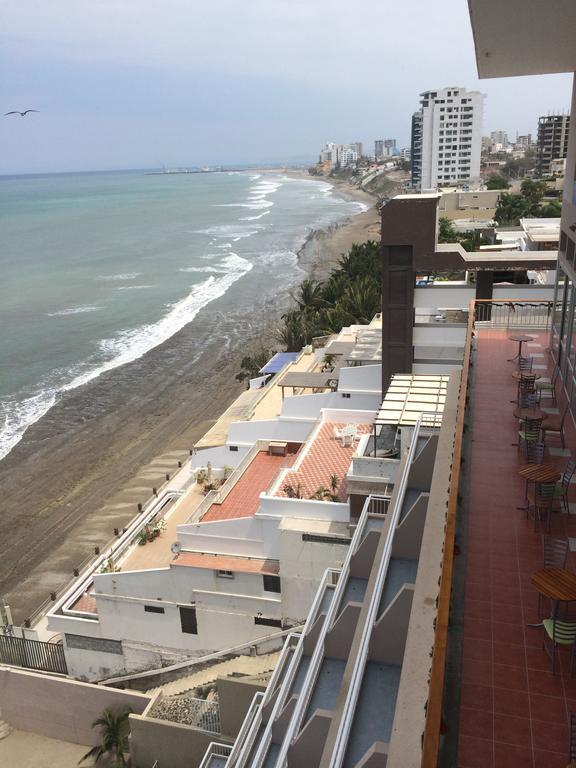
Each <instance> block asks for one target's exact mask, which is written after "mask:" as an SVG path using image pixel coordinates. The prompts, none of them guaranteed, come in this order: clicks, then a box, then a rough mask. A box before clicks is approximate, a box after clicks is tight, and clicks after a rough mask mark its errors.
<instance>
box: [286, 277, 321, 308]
mask: <svg viewBox="0 0 576 768" xmlns="http://www.w3.org/2000/svg"><path fill="white" fill-rule="evenodd" d="M290 298H291V299H292V301H294V303H295V304H296V305H297V307H298V309H299V310H300V311H301V312H309V311H310V310H317V309H320V308H321V307H323V306H324V304H325V303H324V299H323V297H322V283H319V282H318V281H317V280H310V279H308V280H304V281H303V282H302V283H300V285H299V286H298V290H297V291H296V292H294V291H291V292H290Z"/></svg>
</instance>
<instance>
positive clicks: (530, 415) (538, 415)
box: [513, 406, 548, 421]
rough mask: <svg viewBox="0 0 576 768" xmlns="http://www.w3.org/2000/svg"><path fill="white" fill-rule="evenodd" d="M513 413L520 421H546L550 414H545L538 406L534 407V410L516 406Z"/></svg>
mask: <svg viewBox="0 0 576 768" xmlns="http://www.w3.org/2000/svg"><path fill="white" fill-rule="evenodd" d="M513 413H514V416H515V417H516V418H517V419H518V420H519V421H528V420H530V419H542V421H545V419H546V417H547V416H548V414H547V413H544V411H543V410H541V409H540V408H538V406H534V408H520V407H519V406H516V408H514V411H513Z"/></svg>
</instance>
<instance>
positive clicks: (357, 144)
mask: <svg viewBox="0 0 576 768" xmlns="http://www.w3.org/2000/svg"><path fill="white" fill-rule="evenodd" d="M350 147H351V148H352V149H353V150H355V151H356V154H357V155H358V157H359V158H360V157H362V155H363V154H364V144H363V143H362V142H361V141H353V142H352V144H350Z"/></svg>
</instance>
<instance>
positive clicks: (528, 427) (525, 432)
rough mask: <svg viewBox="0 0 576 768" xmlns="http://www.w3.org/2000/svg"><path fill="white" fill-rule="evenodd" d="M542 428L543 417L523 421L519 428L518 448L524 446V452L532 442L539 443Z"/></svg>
mask: <svg viewBox="0 0 576 768" xmlns="http://www.w3.org/2000/svg"><path fill="white" fill-rule="evenodd" d="M541 429H542V419H526V421H523V422H521V423H520V429H519V430H518V449H521V448H522V446H524V453H526V451H527V446H528V445H529V444H530V443H539V442H540V431H541ZM542 442H544V441H542Z"/></svg>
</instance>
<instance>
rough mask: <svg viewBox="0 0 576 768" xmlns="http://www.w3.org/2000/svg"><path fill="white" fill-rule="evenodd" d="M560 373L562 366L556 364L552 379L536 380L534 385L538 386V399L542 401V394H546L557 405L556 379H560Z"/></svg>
mask: <svg viewBox="0 0 576 768" xmlns="http://www.w3.org/2000/svg"><path fill="white" fill-rule="evenodd" d="M559 373H560V368H559V367H558V366H555V367H554V371H553V373H552V378H551V379H550V381H537V382H535V384H534V386H535V387H536V392H537V393H538V401H541V400H542V395H545V396H546V398H550V399H551V400H552V402H553V403H554V405H556V380H557V379H558V374H559Z"/></svg>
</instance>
